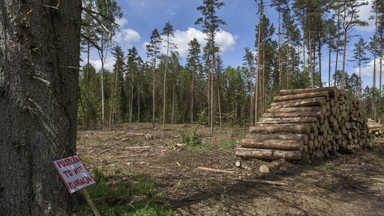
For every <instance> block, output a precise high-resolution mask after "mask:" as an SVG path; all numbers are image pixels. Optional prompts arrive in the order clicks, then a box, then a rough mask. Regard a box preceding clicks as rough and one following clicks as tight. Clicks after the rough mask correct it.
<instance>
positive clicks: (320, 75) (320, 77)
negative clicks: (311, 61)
mask: <svg viewBox="0 0 384 216" xmlns="http://www.w3.org/2000/svg"><path fill="white" fill-rule="evenodd" d="M321 46H322V44H321V34H320V32H319V79H320V86H319V87H323V82H322V79H323V78H322V70H321Z"/></svg>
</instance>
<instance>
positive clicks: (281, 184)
mask: <svg viewBox="0 0 384 216" xmlns="http://www.w3.org/2000/svg"><path fill="white" fill-rule="evenodd" d="M239 181H242V182H245V183H256V184H267V185H275V186H288V183H286V182H281V181H268V180H239Z"/></svg>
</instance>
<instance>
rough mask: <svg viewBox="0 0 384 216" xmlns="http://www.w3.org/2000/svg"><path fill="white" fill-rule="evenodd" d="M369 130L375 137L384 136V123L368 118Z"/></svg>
mask: <svg viewBox="0 0 384 216" xmlns="http://www.w3.org/2000/svg"><path fill="white" fill-rule="evenodd" d="M367 124H368V130H369V133H370V134H371V135H372V136H374V137H382V136H383V125H381V124H380V123H378V122H376V121H375V120H372V119H370V118H369V119H368V122H367Z"/></svg>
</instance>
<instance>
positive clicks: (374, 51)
mask: <svg viewBox="0 0 384 216" xmlns="http://www.w3.org/2000/svg"><path fill="white" fill-rule="evenodd" d="M376 33H377V31H375V35H374V36H373V83H372V118H373V119H374V120H376V106H375V103H376V46H377V42H376Z"/></svg>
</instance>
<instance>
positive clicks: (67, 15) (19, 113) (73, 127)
mask: <svg viewBox="0 0 384 216" xmlns="http://www.w3.org/2000/svg"><path fill="white" fill-rule="evenodd" d="M49 3H50V1H45V4H49ZM80 20H81V1H68V0H62V1H61V4H60V5H59V9H58V10H56V9H52V8H49V7H47V6H44V5H43V4H42V2H41V1H21V0H14V1H0V29H1V31H0V110H1V111H0V137H1V138H0V146H1V148H0V155H1V156H0V164H1V166H0V214H1V215H11V216H12V215H28V216H38V215H69V214H70V212H71V210H72V208H73V204H74V203H73V196H71V195H70V194H69V193H68V191H67V189H66V187H65V186H64V184H63V182H62V181H61V179H60V177H59V175H58V174H57V173H56V170H55V168H54V166H53V165H52V161H53V160H57V159H61V158H64V157H67V156H70V155H73V154H75V150H76V135H77V114H76V110H77V102H78V101H77V98H78V90H79V89H78V84H79V83H78V78H79V77H78V75H79V67H80V65H79V60H80V24H79V23H80Z"/></svg>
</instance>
